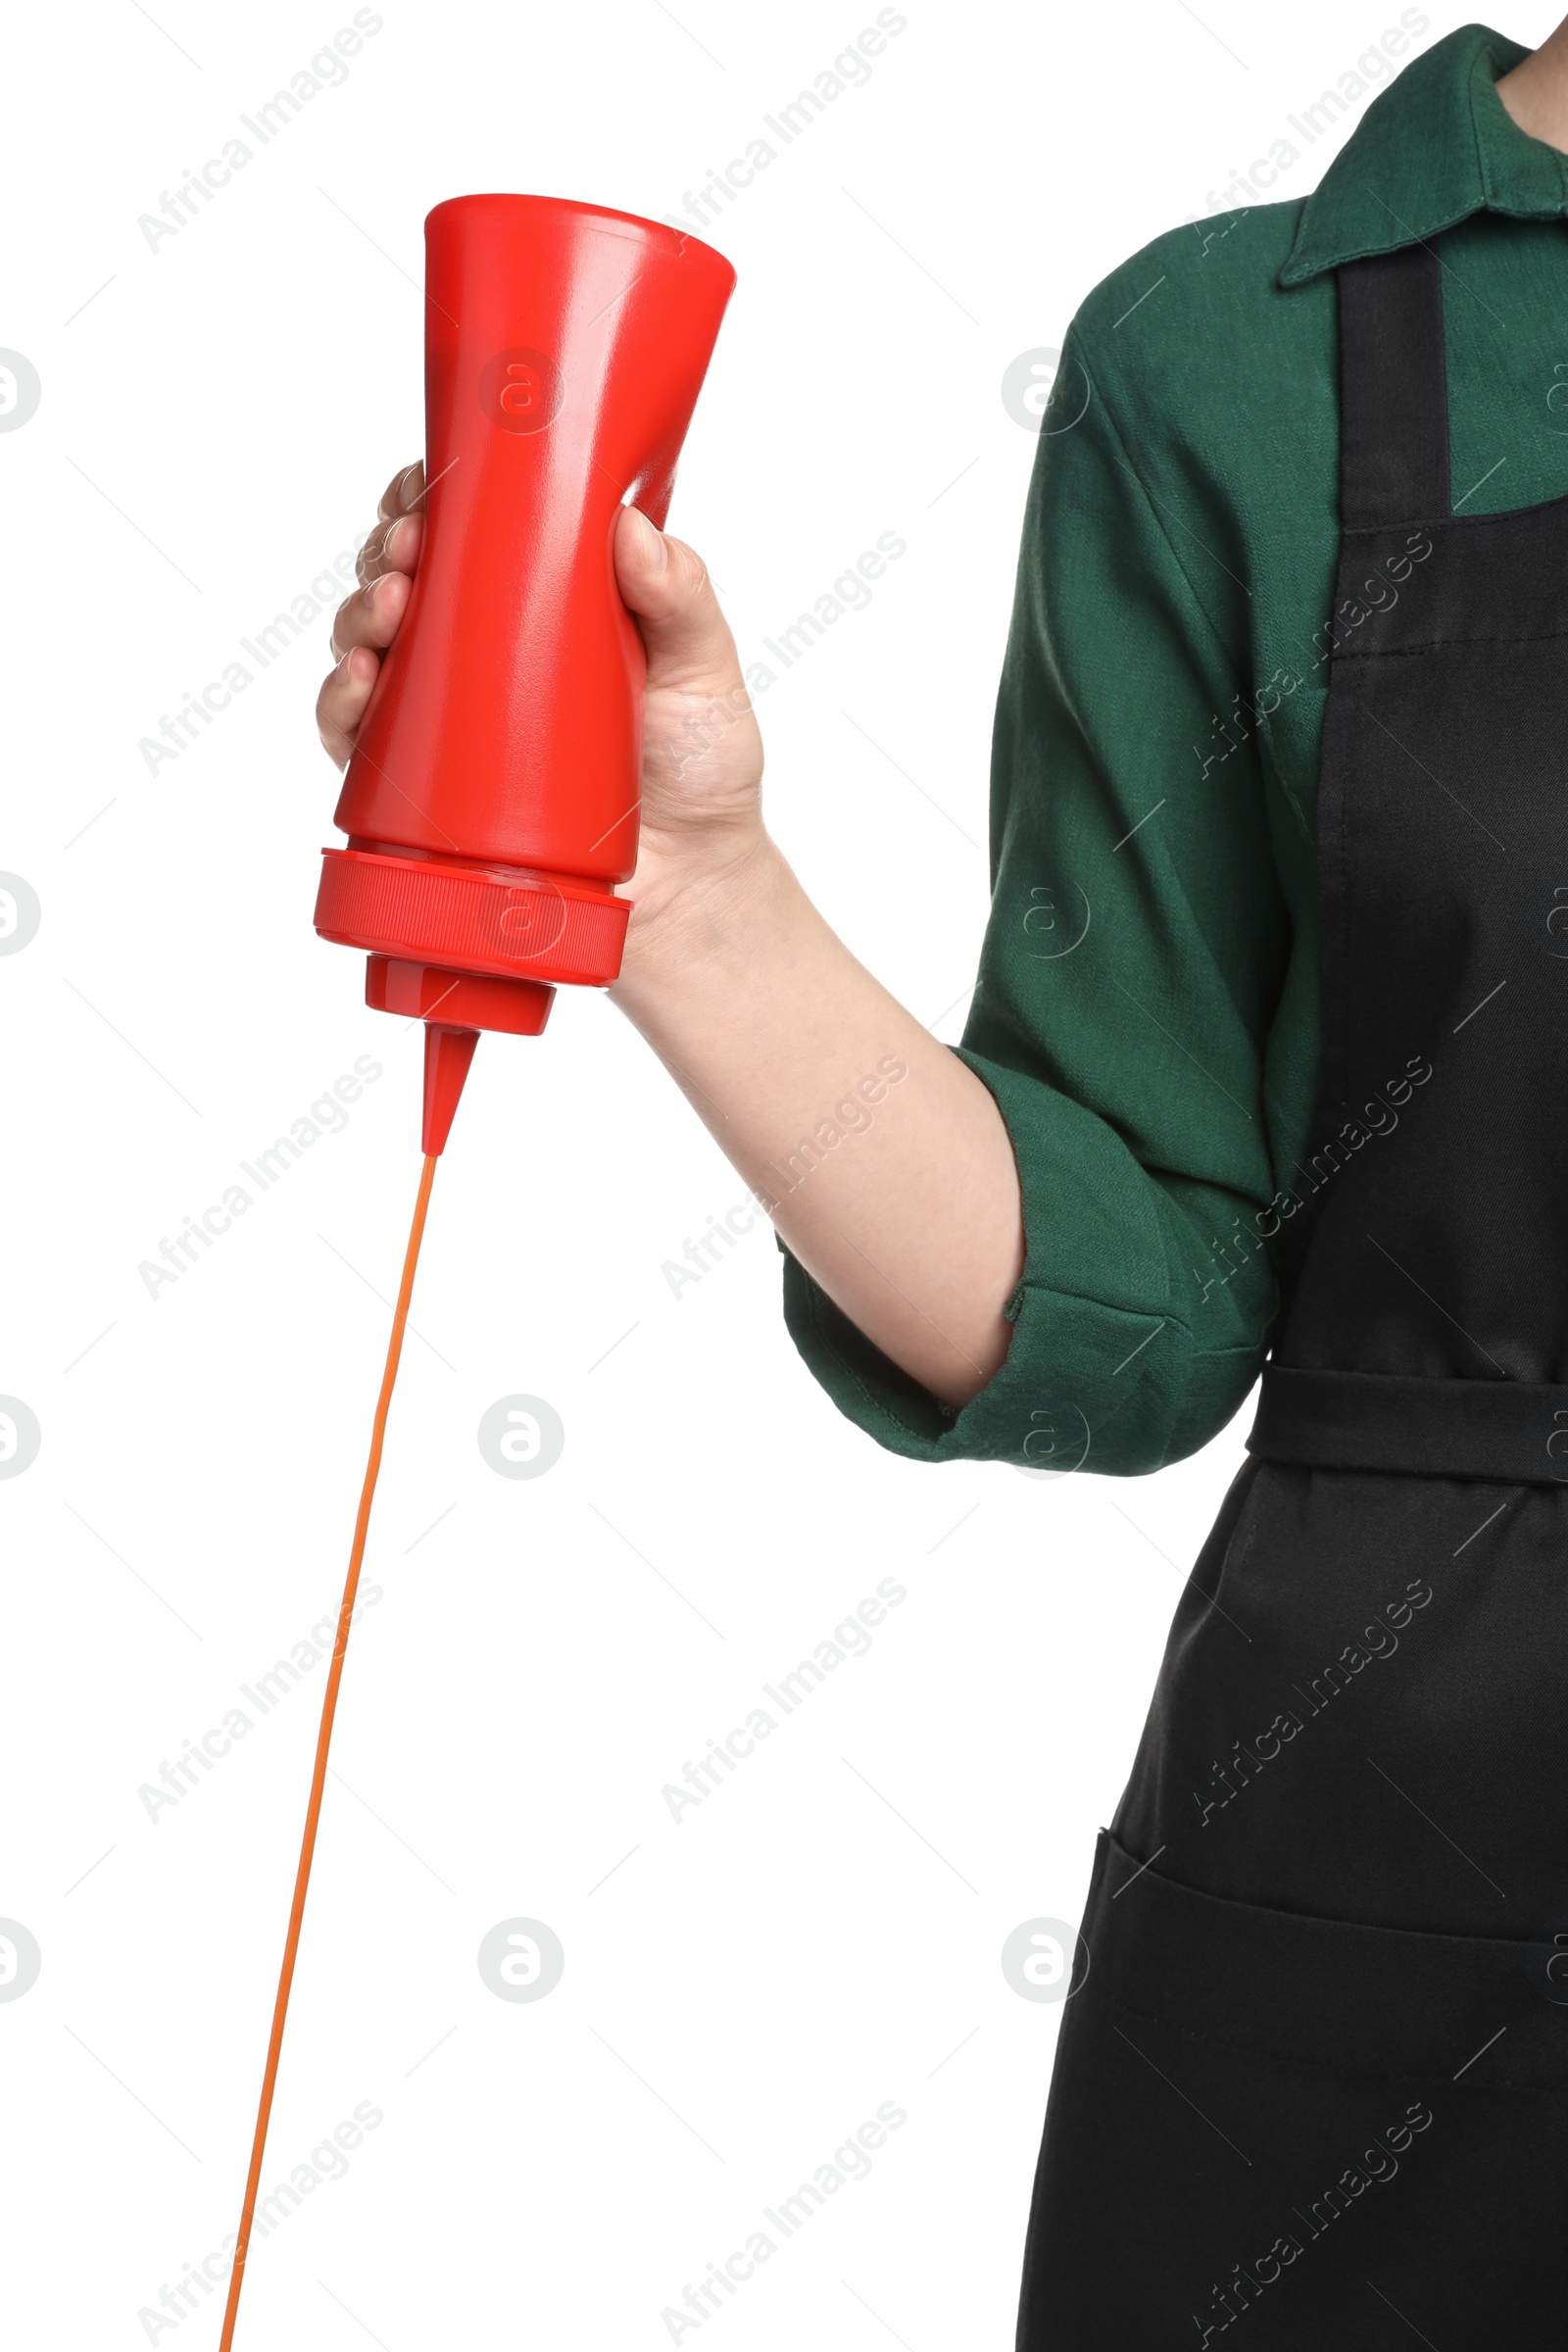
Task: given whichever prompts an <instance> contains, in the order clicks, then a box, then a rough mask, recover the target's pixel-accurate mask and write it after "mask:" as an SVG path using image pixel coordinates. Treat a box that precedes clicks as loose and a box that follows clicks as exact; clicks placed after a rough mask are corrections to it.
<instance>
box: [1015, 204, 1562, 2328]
mask: <svg viewBox="0 0 1568 2352" xmlns="http://www.w3.org/2000/svg"><path fill="white" fill-rule="evenodd" d="M1443 296H1444V279H1443V268H1442V264H1441V262H1440V260H1439V257H1438V253H1437V250H1436V249H1435V248H1432V247H1423V246H1414V247H1411V248H1409V249H1407V250H1406V251H1404V252H1401V253H1397V254H1392V255H1384V256H1379V257H1377V258H1375V259H1373V260H1369V261H1361V262H1355V263H1351V264H1348V265H1347V266H1346V267H1344V268H1342V269H1341V270H1340V271H1339V304H1340V344H1341V363H1340V366H1341V383H1340V394H1341V433H1342V447H1341V484H1340V487H1341V515H1342V541H1341V557H1340V567H1339V579H1338V586H1337V590H1336V617H1335V622H1334V650H1333V655H1332V661H1331V669H1330V686H1329V698H1328V710H1327V716H1326V721H1325V730H1324V741H1323V771H1322V793H1321V804H1320V811H1319V876H1320V884H1321V895H1322V910H1323V989H1324V1045H1323V1070H1322V1085H1321V1108H1320V1113H1319V1121H1318V1128H1317V1133H1316V1142H1315V1146H1314V1150H1313V1152H1312V1156H1311V1159H1310V1161H1309V1162H1308V1163H1307V1164H1306V1165H1305V1166H1303V1167H1301V1168H1299V1169H1298V1170H1297V1171H1295V1172H1294V1174H1293V1175H1292V1177H1291V1179H1290V1185H1289V1189H1288V1190H1287V1191H1285V1192H1282V1193H1281V1195H1280V1196H1278V1197H1277V1199H1276V1201H1275V1202H1274V1205H1273V1207H1272V1209H1271V1210H1270V1211H1269V1212H1267V1214H1266V1216H1265V1217H1264V1219H1263V1220H1262V1222H1261V1227H1260V1230H1261V1232H1262V1233H1263V1234H1265V1235H1277V1237H1278V1239H1277V1242H1276V1243H1275V1245H1274V1246H1275V1247H1276V1248H1277V1250H1278V1251H1279V1256H1280V1262H1281V1269H1282V1280H1283V1287H1284V1298H1285V1303H1284V1307H1283V1311H1282V1315H1281V1320H1280V1324H1279V1327H1278V1334H1277V1337H1276V1341H1275V1346H1274V1351H1273V1355H1272V1357H1271V1360H1270V1362H1269V1364H1268V1366H1267V1368H1266V1369H1265V1371H1264V1374H1263V1385H1262V1394H1261V1402H1260V1405H1259V1409H1258V1413H1257V1419H1256V1422H1255V1425H1254V1427H1253V1429H1252V1432H1251V1435H1250V1439H1249V1441H1248V1443H1249V1447H1250V1457H1251V1458H1250V1460H1249V1462H1248V1463H1247V1465H1246V1467H1245V1468H1244V1469H1243V1471H1242V1472H1241V1474H1240V1476H1239V1477H1238V1479H1237V1481H1236V1483H1235V1485H1234V1486H1233V1488H1232V1489H1231V1492H1230V1494H1229V1495H1228V1496H1227V1498H1226V1501H1225V1503H1224V1506H1223V1508H1222V1510H1221V1512H1220V1516H1219V1519H1218V1522H1217V1524H1216V1525H1215V1528H1214V1530H1213V1533H1212V1535H1211V1536H1210V1538H1209V1540H1208V1542H1207V1544H1206V1545H1205V1546H1204V1549H1203V1552H1202V1554H1201V1558H1200V1560H1199V1563H1198V1566H1197V1568H1196V1569H1195V1571H1194V1573H1193V1577H1192V1581H1191V1583H1190V1584H1189V1586H1188V1589H1187V1592H1186V1593H1185V1595H1184V1597H1183V1600H1182V1604H1181V1606H1180V1608H1179V1609H1178V1611H1177V1614H1176V1618H1175V1622H1174V1624H1173V1626H1172V1630H1171V1635H1170V1641H1169V1644H1168V1647H1167V1650H1166V1654H1165V1660H1164V1664H1163V1667H1162V1669H1161V1673H1160V1678H1159V1683H1158V1687H1157V1690H1156V1692H1155V1696H1154V1700H1153V1705H1152V1711H1151V1714H1150V1718H1149V1723H1148V1726H1147V1729H1146V1731H1145V1734H1144V1739H1143V1742H1142V1745H1141V1747H1140V1751H1139V1755H1138V1759H1137V1763H1136V1765H1135V1767H1134V1771H1133V1776H1132V1779H1131V1782H1130V1784H1129V1786H1128V1789H1127V1791H1126V1793H1125V1795H1124V1797H1123V1799H1122V1802H1121V1805H1120V1807H1119V1809H1118V1811H1117V1814H1116V1818H1115V1820H1114V1823H1113V1824H1112V1827H1111V1829H1110V1830H1109V1831H1108V1832H1106V1833H1105V1834H1104V1835H1103V1837H1102V1838H1101V1841H1100V1850H1099V1854H1098V1857H1097V1860H1096V1865H1095V1873H1094V1879H1093V1883H1092V1887H1091V1891H1090V1897H1089V1903H1088V1908H1087V1911H1086V1914H1085V1918H1084V1923H1083V1934H1082V1942H1081V1945H1080V1952H1079V1967H1078V1971H1077V1975H1076V1977H1075V1979H1074V1984H1075V1987H1076V1988H1075V1989H1074V1990H1073V1991H1072V1993H1071V1994H1070V1996H1069V1998H1068V2001H1067V2006H1066V2010H1065V2013H1064V2016H1063V2020H1062V2032H1061V2037H1060V2041H1059V2044H1058V2049H1057V2056H1056V2064H1055V2071H1054V2079H1053V2082H1052V2089H1051V2100H1050V2106H1049V2111H1048V2116H1047V2124H1046V2133H1045V2141H1044V2145H1043V2148H1042V2151H1041V2158H1040V2168H1039V2172H1038V2175H1037V2179H1036V2184H1035V2196H1034V2206H1033V2211H1032V2215H1031V2221H1030V2229H1029V2240H1028V2250H1027V2254H1026V2259H1025V2268H1024V2292H1023V2304H1022V2311H1021V2315H1020V2320H1019V2331H1018V2342H1019V2345H1020V2347H1024V2348H1026V2352H1048V2348H1049V2352H1091V2348H1093V2352H1144V2348H1145V2347H1149V2348H1150V2352H1153V2348H1154V2347H1156V2346H1157V2347H1161V2348H1163V2347H1166V2346H1177V2345H1181V2344H1184V2343H1185V2344H1190V2345H1200V2346H1201V2345H1204V2344H1210V2345H1217V2344H1219V2343H1220V2342H1222V2341H1223V2342H1224V2343H1225V2344H1226V2345H1227V2346H1228V2345H1229V2344H1230V2343H1232V2342H1233V2341H1234V2342H1236V2343H1237V2344H1241V2345H1246V2346H1249V2347H1250V2352H1296V2348H1297V2347H1301V2348H1302V2352H1305V2347H1308V2346H1310V2347H1313V2348H1314V2352H1316V2348H1318V2347H1327V2348H1332V2352H1360V2348H1361V2347H1365V2348H1366V2352H1374V2348H1376V2352H1397V2347H1402V2346H1410V2347H1413V2346H1415V2345H1416V2344H1418V2343H1421V2342H1426V2343H1428V2344H1430V2345H1432V2346H1434V2347H1437V2348H1438V2352H1494V2348H1496V2347H1503V2346H1506V2347H1507V2348H1508V2352H1537V2348H1538V2347H1541V2348H1543V2352H1544V2347H1546V2346H1548V2345H1549V2346H1552V2347H1562V2346H1564V2345H1565V2344H1568V824H1565V821H1564V812H1565V809H1568V499H1553V500H1551V501H1549V502H1547V503H1546V504H1544V505H1541V506H1536V507H1530V508H1526V509H1524V510H1522V511H1520V512H1516V513H1513V514H1504V515H1466V514H1465V513H1464V512H1463V506H1464V499H1463V498H1462V497H1461V499H1460V501H1459V506H1460V512H1459V513H1457V514H1455V513H1454V512H1453V511H1452V505H1451V501H1450V491H1449V483H1448V428H1447V398H1446V372H1445V360H1444V332H1443ZM1450 299H1470V300H1473V299H1474V297H1473V296H1469V295H1452V296H1450ZM1498 454H1499V456H1500V455H1501V454H1502V453H1501V452H1499V453H1498ZM1233 2331H1234V2334H1233Z"/></svg>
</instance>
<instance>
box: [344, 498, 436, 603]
mask: <svg viewBox="0 0 1568 2352" xmlns="http://www.w3.org/2000/svg"><path fill="white" fill-rule="evenodd" d="M423 542H424V516H423V515H396V516H395V517H394V518H393V520H392V521H390V522H377V523H376V524H375V525H374V526H373V528H372V529H371V530H370V532H369V535H368V538H367V539H366V542H365V545H364V546H363V547H362V548H361V550H360V552H359V555H358V556H357V557H356V559H355V564H354V568H355V570H356V572H357V573H358V574H359V578H360V584H361V586H362V587H366V588H368V586H369V585H370V583H371V581H372V580H379V579H381V578H383V577H384V576H385V574H386V573H387V572H389V571H407V572H412V571H413V570H414V568H415V566H416V565H417V563H418V561H419V549H420V547H421V546H422V545H423Z"/></svg>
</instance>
